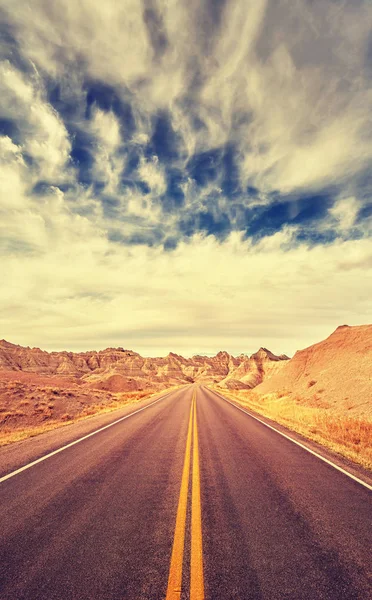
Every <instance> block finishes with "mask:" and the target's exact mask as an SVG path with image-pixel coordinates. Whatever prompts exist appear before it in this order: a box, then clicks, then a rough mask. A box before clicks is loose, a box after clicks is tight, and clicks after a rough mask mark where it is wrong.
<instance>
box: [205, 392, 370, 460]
mask: <svg viewBox="0 0 372 600" xmlns="http://www.w3.org/2000/svg"><path fill="white" fill-rule="evenodd" d="M216 389H217V390H218V389H219V388H218V387H216ZM219 391H221V390H219ZM322 391H323V390H322ZM223 394H224V395H225V396H227V397H229V398H231V399H232V400H236V401H238V402H239V404H241V405H243V406H245V407H246V408H248V409H251V410H253V411H255V412H257V413H259V414H261V415H263V416H265V417H268V418H269V419H273V420H274V421H277V423H281V424H282V425H285V426H287V427H289V428H290V429H293V430H294V431H297V432H298V433H300V434H301V435H303V436H304V437H307V438H308V439H311V440H314V441H315V442H318V443H319V444H322V445H323V446H325V447H326V448H330V449H331V450H333V451H334V452H337V453H339V454H341V455H342V456H344V457H346V458H348V459H351V460H353V461H354V462H356V463H358V464H359V465H362V466H363V467H365V468H367V469H370V470H372V444H371V440H372V421H371V420H367V419H358V418H353V417H350V416H348V415H345V414H343V413H336V412H335V411H334V410H332V408H330V406H329V404H328V403H327V402H326V400H323V399H322V398H321V397H318V396H317V395H314V397H313V398H312V399H306V400H303V399H301V398H299V397H295V398H293V397H292V396H288V395H286V394H285V393H284V392H277V393H270V394H265V395H258V394H257V393H255V392H254V391H251V390H240V391H234V392H233V393H231V392H226V391H225V390H224V391H223Z"/></svg>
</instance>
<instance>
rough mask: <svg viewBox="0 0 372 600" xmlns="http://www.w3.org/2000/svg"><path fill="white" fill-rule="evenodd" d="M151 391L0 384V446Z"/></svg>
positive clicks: (14, 382) (24, 383)
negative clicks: (112, 390)
mask: <svg viewBox="0 0 372 600" xmlns="http://www.w3.org/2000/svg"><path fill="white" fill-rule="evenodd" d="M153 393H154V391H153V390H149V389H147V390H145V391H144V390H143V391H134V392H133V391H132V392H120V393H112V392H108V391H101V390H89V389H84V388H83V387H81V386H79V385H74V386H72V387H68V388H64V387H62V386H61V387H56V386H49V385H45V384H44V385H38V384H36V383H30V382H26V381H24V380H23V381H21V380H17V379H12V380H7V379H3V380H0V431H1V435H0V446H4V445H7V444H10V443H12V442H17V441H21V440H24V439H26V438H28V437H33V436H35V435H39V434H40V433H44V432H45V431H49V430H51V429H56V428H57V427H61V426H63V425H68V424H70V423H73V422H75V421H79V420H81V419H85V418H87V417H90V416H93V415H96V414H100V413H104V412H110V411H113V410H116V409H118V408H121V407H123V406H125V405H126V404H128V403H135V402H139V401H140V400H142V399H143V398H145V397H147V396H151V395H152V394H153Z"/></svg>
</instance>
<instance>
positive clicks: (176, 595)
mask: <svg viewBox="0 0 372 600" xmlns="http://www.w3.org/2000/svg"><path fill="white" fill-rule="evenodd" d="M194 402H195V393H194V394H193V397H192V401H191V408H190V418H189V427H188V431H187V441H186V452H185V460H184V464H183V471H182V480H181V491H180V497H179V501H178V508H177V517H176V528H175V531H174V540H173V548H172V556H171V563H170V569H169V577H168V587H167V595H166V600H179V599H180V598H181V585H182V565H183V550H184V546H185V528H186V511H187V496H188V488H189V478H190V460H191V433H192V422H193V420H192V418H193V411H194Z"/></svg>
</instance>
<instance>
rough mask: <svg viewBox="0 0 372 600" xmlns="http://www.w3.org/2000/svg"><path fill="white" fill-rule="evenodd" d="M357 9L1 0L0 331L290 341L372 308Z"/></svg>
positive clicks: (364, 71)
mask: <svg viewBox="0 0 372 600" xmlns="http://www.w3.org/2000/svg"><path fill="white" fill-rule="evenodd" d="M371 26H372V3H371V2H370V1H369V0H366V1H364V0H353V1H352V2H350V1H342V0H254V1H253V0H252V1H250V0H188V1H187V2H185V1H180V0H121V1H120V2H118V1H117V0H105V2H99V1H97V0H56V1H55V2H50V1H49V0H32V1H31V0H27V1H26V0H17V2H9V1H8V0H0V31H1V37H0V59H1V62H0V161H1V163H0V165H1V166H0V254H1V256H0V261H1V262H0V273H1V285H0V337H2V338H5V339H7V340H8V341H11V342H13V343H17V344H21V345H29V346H38V347H41V348H43V349H46V350H61V349H68V350H88V349H102V348H105V347H108V346H114V347H117V346H120V347H124V348H130V349H133V350H136V351H138V352H140V353H142V354H143V355H147V356H155V355H166V354H167V353H168V352H169V351H173V352H178V353H180V354H183V355H185V356H190V355H192V354H195V353H201V354H214V353H215V352H218V351H219V350H227V351H229V352H231V353H233V354H240V353H248V354H250V353H252V352H255V351H256V350H257V349H258V348H259V347H260V346H264V347H268V348H269V349H271V350H272V351H273V352H276V353H287V354H289V355H291V354H293V353H294V352H295V351H296V350H297V349H300V348H303V347H306V346H308V345H310V344H312V343H314V342H317V341H320V340H321V339H324V338H325V337H327V336H328V335H329V334H330V333H331V332H332V331H333V330H334V329H335V328H336V327H337V326H338V325H342V324H349V325H354V324H362V323H368V322H371V314H372V235H371V234H372V170H371V165H372V80H371V75H372V34H371Z"/></svg>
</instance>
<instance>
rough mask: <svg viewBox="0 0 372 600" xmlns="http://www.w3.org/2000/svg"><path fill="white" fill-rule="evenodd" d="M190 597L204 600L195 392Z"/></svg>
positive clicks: (195, 599) (192, 599) (193, 599)
mask: <svg viewBox="0 0 372 600" xmlns="http://www.w3.org/2000/svg"><path fill="white" fill-rule="evenodd" d="M190 599H191V600H204V576H203V536H202V519H201V499H200V469H199V443H198V423H197V417H196V393H195V396H194V431H193V462H192V500H191V574H190Z"/></svg>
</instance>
